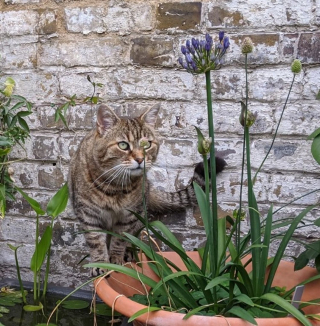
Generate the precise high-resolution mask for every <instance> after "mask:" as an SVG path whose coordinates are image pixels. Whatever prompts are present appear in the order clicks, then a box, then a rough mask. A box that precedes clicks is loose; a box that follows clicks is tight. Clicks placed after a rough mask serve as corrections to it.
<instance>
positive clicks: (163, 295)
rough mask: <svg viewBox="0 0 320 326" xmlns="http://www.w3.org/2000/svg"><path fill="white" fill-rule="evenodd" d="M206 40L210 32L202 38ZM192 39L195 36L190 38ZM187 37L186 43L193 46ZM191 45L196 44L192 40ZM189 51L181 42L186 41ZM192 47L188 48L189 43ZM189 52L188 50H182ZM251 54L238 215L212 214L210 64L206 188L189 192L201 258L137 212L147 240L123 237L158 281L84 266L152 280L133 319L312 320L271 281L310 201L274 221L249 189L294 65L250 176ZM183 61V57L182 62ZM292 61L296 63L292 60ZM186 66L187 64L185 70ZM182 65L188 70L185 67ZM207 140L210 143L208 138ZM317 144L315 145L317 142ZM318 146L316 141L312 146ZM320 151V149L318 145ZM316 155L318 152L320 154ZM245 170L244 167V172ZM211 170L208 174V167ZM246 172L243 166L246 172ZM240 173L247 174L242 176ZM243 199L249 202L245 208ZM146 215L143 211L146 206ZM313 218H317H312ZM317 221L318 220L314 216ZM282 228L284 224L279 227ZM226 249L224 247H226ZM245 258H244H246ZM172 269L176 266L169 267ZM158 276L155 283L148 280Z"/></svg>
mask: <svg viewBox="0 0 320 326" xmlns="http://www.w3.org/2000/svg"><path fill="white" fill-rule="evenodd" d="M207 39H209V38H207ZM192 42H193V43H194V44H196V40H194V39H193V41H192ZM190 44H191V43H187V47H188V46H189V47H190V49H192V48H191V45H190ZM194 44H193V46H194ZM184 50H185V51H186V49H185V48H184ZM190 51H191V50H190ZM186 53H187V54H189V53H188V52H187V51H186ZM247 56H248V53H247V52H245V77H246V78H245V80H246V83H245V93H246V97H245V99H244V101H241V108H240V123H241V124H242V126H243V128H244V129H243V131H244V138H243V142H244V144H243V153H242V169H241V173H240V176H241V187H240V198H239V206H238V207H236V213H235V218H234V219H232V218H231V217H225V218H219V219H218V214H217V207H218V205H217V185H216V172H215V171H216V167H215V160H214V159H211V160H210V165H209V166H208V161H207V157H206V155H207V154H208V153H210V157H211V158H212V157H214V156H215V152H214V146H213V144H214V123H213V110H212V99H211V77H210V76H211V75H210V71H205V78H206V93H207V113H208V130H209V138H208V139H209V140H210V142H209V141H207V142H204V141H205V137H204V136H203V134H202V132H201V131H200V130H199V129H198V128H196V131H197V135H198V150H199V152H200V154H201V155H202V157H203V165H204V175H205V187H204V189H202V187H200V186H199V185H197V184H195V183H194V184H193V186H194V187H193V188H194V192H195V195H196V198H197V201H198V204H199V208H200V212H201V217H202V220H203V225H204V229H205V232H206V237H207V242H206V245H205V247H204V248H203V249H202V250H200V253H201V257H202V265H201V267H198V266H197V265H196V264H195V263H194V262H193V261H192V260H191V259H190V258H189V257H188V255H187V253H186V252H185V250H184V248H183V247H182V246H181V244H180V243H179V241H178V239H177V238H176V237H175V236H174V235H173V234H172V232H171V231H170V230H169V229H168V228H167V227H166V226H165V225H164V224H162V223H161V222H159V221H157V222H150V221H148V219H147V218H143V217H142V216H140V215H139V214H136V213H134V214H135V216H136V217H137V218H138V219H139V220H140V221H141V222H142V223H143V224H144V226H145V227H146V228H147V234H148V237H149V240H148V243H145V242H143V241H142V240H140V239H139V238H137V237H134V236H132V235H130V234H124V235H125V237H126V238H127V241H128V242H129V243H130V244H132V245H133V246H136V247H137V248H139V249H140V250H141V251H142V252H143V253H144V254H145V255H146V256H147V258H149V259H150V262H149V263H148V265H149V267H150V268H151V269H152V271H153V272H154V273H155V274H156V275H157V276H158V277H159V281H158V282H155V281H152V280H150V279H145V278H146V276H145V275H143V274H142V273H139V272H137V271H134V270H128V269H127V268H125V267H119V266H112V264H100V263H95V264H88V265H87V266H88V267H89V266H90V267H102V268H104V269H109V270H115V271H117V272H123V273H125V274H127V275H130V276H131V277H134V278H135V279H138V280H140V281H141V282H143V283H145V284H146V285H148V286H150V287H151V289H150V292H149V293H148V295H147V296H145V298H143V297H142V296H141V295H135V296H134V297H133V299H134V300H136V301H138V302H140V303H144V304H145V305H147V308H144V309H142V310H140V311H139V312H137V313H136V314H135V315H134V316H132V317H131V320H133V319H135V318H137V317H138V316H140V315H141V314H143V313H146V312H148V311H151V310H157V309H159V308H160V307H162V308H163V307H164V309H166V310H169V311H182V312H186V315H185V316H184V319H187V318H189V317H190V316H192V315H194V314H201V315H211V316H213V315H223V316H227V317H240V318H242V319H244V320H246V321H248V322H249V323H251V324H254V325H256V324H257V323H256V321H255V318H256V317H271V316H272V317H284V316H287V315H288V314H290V315H292V316H294V317H295V318H296V319H297V320H298V321H300V322H301V324H302V325H305V326H310V325H311V323H310V321H309V320H308V319H307V318H306V316H304V315H303V313H301V312H300V311H299V310H298V309H296V308H295V307H294V306H293V305H291V304H290V303H289V302H288V300H289V299H290V295H291V294H292V293H293V291H294V289H289V290H286V289H282V288H280V289H279V288H274V287H272V282H273V280H274V276H275V272H276V270H277V269H278V266H279V264H280V261H281V259H282V258H283V257H284V254H285V249H286V247H287V245H288V243H289V241H290V240H291V239H292V237H293V234H294V231H295V230H296V229H297V228H299V227H301V225H302V221H303V219H304V218H305V216H306V215H307V214H308V213H309V212H310V211H311V210H312V209H313V208H314V207H308V208H306V209H305V210H303V211H302V212H301V213H300V214H297V216H295V217H291V218H288V219H282V220H279V221H278V220H275V221H274V220H273V216H274V214H275V213H276V212H278V210H277V211H274V210H273V206H272V205H271V206H270V209H269V210H268V213H267V214H266V216H264V215H262V213H261V212H260V211H259V206H258V203H257V200H256V196H255V193H254V182H255V180H256V176H257V174H258V172H259V171H260V169H261V168H262V166H263V164H264V162H265V160H266V159H267V158H268V155H269V153H270V152H271V149H272V147H273V144H274V141H275V137H276V135H277V131H278V128H279V125H280V122H281V119H282V116H283V114H284V111H285V108H286V106H287V103H288V99H289V96H290V93H291V89H292V86H293V84H294V80H295V76H296V74H297V73H298V71H297V70H295V71H294V73H293V77H292V82H291V85H290V89H289V92H288V95H287V98H286V101H285V103H284V105H283V109H282V113H281V116H280V119H279V121H278V124H277V127H276V130H275V133H274V135H273V139H272V143H271V146H270V148H269V149H268V151H267V153H266V155H265V157H264V159H263V161H262V163H261V165H260V166H259V168H258V170H257V171H256V174H255V176H254V177H253V178H252V175H251V152H250V150H251V148H252V146H251V143H250V133H249V129H250V127H251V125H252V124H253V123H254V121H255V115H254V114H252V113H250V111H249V109H248V106H249V105H248V92H249V91H248V90H249V88H248V57H247ZM182 63H183V62H182ZM295 64H300V65H301V63H300V62H298V61H296V62H295ZM189 70H190V69H189ZM189 70H188V69H187V71H189ZM317 137H319V139H320V129H318V130H317V131H316V132H315V133H313V138H314V139H317ZM211 141H212V143H211ZM319 146H320V145H319ZM317 150H319V148H318V145H317V146H315V150H314V152H316V151H317ZM319 153H320V150H319ZM319 156H320V154H319ZM245 170H246V171H245ZM209 171H210V173H209ZM245 172H246V173H245ZM209 175H210V176H211V189H210V185H209ZM245 177H246V178H247V180H245ZM244 187H247V192H248V197H247V201H246V202H247V204H245V203H244V202H243V188H244ZM245 205H247V207H245V209H244V207H243V206H245ZM243 211H248V214H249V220H250V230H249V232H248V233H247V234H246V235H243V234H242V232H241V229H240V226H241V222H242V220H243V217H244V216H243ZM144 216H147V212H146V211H144ZM227 220H229V221H231V229H230V232H229V234H228V235H226V234H225V233H226V232H225V230H226V228H225V225H226V221H227ZM317 223H318V222H317ZM319 223H320V222H319ZM283 229H285V230H283ZM150 234H152V236H153V237H154V238H156V239H157V240H158V241H161V242H163V243H164V244H165V245H166V246H167V247H168V248H169V249H171V250H173V251H174V252H175V253H177V254H178V255H179V257H180V259H181V260H182V262H183V263H184V265H185V267H186V271H181V270H180V269H179V268H178V267H177V266H175V264H174V262H172V261H168V260H166V259H165V258H163V256H162V255H161V254H159V253H157V252H155V250H154V248H153V247H152V246H151V245H149V244H150V243H152V242H153V239H150V237H151V236H150ZM279 239H280V244H279V246H278V250H277V253H276V255H275V257H272V258H271V259H270V258H269V257H268V255H269V249H270V245H271V243H272V242H273V241H274V240H279ZM314 249H315V246H314V247H312V246H311V247H308V249H307V251H306V253H304V256H302V258H300V259H297V265H298V267H300V266H303V265H304V264H305V263H306V258H308V259H309V258H310V257H313V258H316V263H317V262H320V255H316V254H314ZM226 252H227V254H226ZM317 253H318V251H317ZM248 255H249V256H248ZM243 258H246V260H248V262H247V263H244V262H243V261H245V260H244V259H243ZM249 263H251V265H252V270H251V272H248V271H247V269H246V266H247V264H249ZM268 266H269V268H270V272H269V274H268V277H267V280H266V282H265V275H266V269H267V267H268ZM172 269H173V270H172ZM319 278H320V275H317V276H315V277H312V278H310V279H308V280H305V281H304V282H303V284H306V283H309V282H311V281H313V280H315V279H319ZM154 282H155V284H153V283H154Z"/></svg>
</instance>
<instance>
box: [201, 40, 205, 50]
mask: <svg viewBox="0 0 320 326" xmlns="http://www.w3.org/2000/svg"><path fill="white" fill-rule="evenodd" d="M205 46H206V41H204V40H201V41H200V50H203V49H204V48H205Z"/></svg>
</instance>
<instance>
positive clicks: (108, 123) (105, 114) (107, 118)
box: [97, 105, 120, 135]
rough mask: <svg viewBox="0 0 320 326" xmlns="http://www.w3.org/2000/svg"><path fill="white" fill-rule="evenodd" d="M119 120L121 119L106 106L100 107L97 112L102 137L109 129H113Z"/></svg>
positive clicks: (98, 128) (98, 127) (98, 126)
mask: <svg viewBox="0 0 320 326" xmlns="http://www.w3.org/2000/svg"><path fill="white" fill-rule="evenodd" d="M119 120H120V119H119V117H118V116H117V115H116V114H115V113H114V112H113V111H112V110H111V109H110V108H108V107H107V106H106V105H100V106H99V108H98V112H97V130H98V132H99V133H100V135H102V134H104V133H105V131H106V130H107V129H110V128H112V127H113V126H114V125H115V124H116V123H117V122H118V121H119Z"/></svg>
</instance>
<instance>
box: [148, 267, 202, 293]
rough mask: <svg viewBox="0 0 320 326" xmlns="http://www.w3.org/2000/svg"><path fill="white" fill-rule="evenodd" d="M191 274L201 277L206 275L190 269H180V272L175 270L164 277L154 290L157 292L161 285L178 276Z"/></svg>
mask: <svg viewBox="0 0 320 326" xmlns="http://www.w3.org/2000/svg"><path fill="white" fill-rule="evenodd" d="M189 275H197V276H200V277H205V276H204V275H202V274H199V273H193V272H189V271H179V272H175V273H172V274H170V275H168V276H166V277H164V278H163V279H162V280H161V281H160V282H159V283H158V284H157V285H156V286H155V287H154V288H153V289H152V292H153V293H155V292H156V291H157V290H158V289H159V288H160V287H161V286H163V284H164V283H166V282H168V281H170V280H172V279H174V278H178V277H181V276H189Z"/></svg>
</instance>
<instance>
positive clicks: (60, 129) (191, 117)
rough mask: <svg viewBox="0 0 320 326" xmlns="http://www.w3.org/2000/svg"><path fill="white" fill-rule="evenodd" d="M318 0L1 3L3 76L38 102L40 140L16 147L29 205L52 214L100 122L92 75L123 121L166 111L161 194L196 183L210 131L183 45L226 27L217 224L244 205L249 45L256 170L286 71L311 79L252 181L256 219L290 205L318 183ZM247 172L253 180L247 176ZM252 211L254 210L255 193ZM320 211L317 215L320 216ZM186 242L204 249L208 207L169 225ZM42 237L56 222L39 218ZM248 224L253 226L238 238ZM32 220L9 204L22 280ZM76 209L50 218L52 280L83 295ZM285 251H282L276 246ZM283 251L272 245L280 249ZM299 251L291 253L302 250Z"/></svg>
mask: <svg viewBox="0 0 320 326" xmlns="http://www.w3.org/2000/svg"><path fill="white" fill-rule="evenodd" d="M319 25H320V2H319V1H318V0H316V1H312V0H305V1H299V0H284V1H280V0H275V1H272V2H270V1H265V0H258V1H257V0H248V1H240V0H230V1H227V2H221V1H220V2H219V1H215V0H214V1H213V0H212V1H211V0H210V1H190V0H189V1H187V0H175V1H158V0H151V1H142V0H135V1H129V0H124V1H102V0H93V1H91V2H89V1H64V0H48V1H45V2H42V1H38V0H5V1H3V2H2V3H0V37H1V48H0V50H1V56H0V62H1V73H2V75H1V77H0V82H3V81H4V80H5V78H7V77H8V76H11V77H13V78H14V79H15V81H16V89H15V92H16V94H20V95H22V96H25V97H26V98H27V99H28V100H29V101H31V102H32V103H34V108H33V110H34V113H33V114H32V115H31V116H29V117H28V118H27V121H28V123H29V125H30V128H31V138H30V139H28V140H27V141H26V144H25V149H22V148H21V147H16V148H15V149H14V151H13V152H12V155H11V160H14V161H15V160H17V159H21V158H25V160H24V161H16V162H14V163H12V164H11V166H12V167H13V168H14V170H15V174H14V178H15V180H16V184H17V186H19V187H21V188H22V189H23V190H25V192H27V193H28V194H29V195H30V196H31V197H34V198H35V199H36V200H38V201H39V202H40V204H41V205H42V207H43V208H45V207H46V205H47V203H48V201H49V199H50V198H51V197H52V196H53V195H54V193H55V192H56V191H57V189H58V188H59V187H60V186H61V185H62V184H63V183H64V182H65V180H66V178H67V173H68V164H69V161H70V158H71V157H72V155H73V154H74V152H75V151H76V149H77V147H78V145H79V143H80V141H81V139H82V138H83V136H84V135H85V133H86V132H87V131H88V130H89V129H91V128H92V126H94V125H95V112H96V109H97V105H94V104H93V105H90V104H88V103H84V99H85V98H88V97H90V96H91V95H92V94H93V87H92V85H91V84H90V83H89V82H88V80H87V76H90V78H91V80H92V81H94V82H95V83H101V84H103V86H102V87H97V89H96V92H98V93H99V97H100V101H101V102H103V103H105V104H107V105H108V106H110V107H111V108H112V109H114V110H115V112H116V113H117V114H120V115H132V116H138V115H140V114H141V113H142V112H144V111H145V110H146V109H147V108H149V107H151V106H153V105H155V104H158V103H160V104H161V111H160V113H159V117H158V119H157V123H156V127H157V130H158V134H159V139H160V143H161V148H160V152H159V156H158V160H157V161H156V162H155V164H154V166H153V168H152V169H151V171H149V173H148V175H149V178H150V180H152V183H153V185H154V186H155V187H156V188H158V189H161V190H163V191H176V190H178V189H181V188H183V187H185V186H187V185H188V184H189V183H190V181H191V178H192V175H193V170H194V166H195V164H196V163H197V162H199V161H200V160H201V156H200V155H199V154H198V153H197V146H196V132H195V128H194V126H197V127H199V128H201V129H202V130H203V132H204V134H206V135H207V134H208V130H207V111H206V90H205V78H204V76H203V75H191V74H189V73H187V72H185V71H183V70H181V69H180V67H179V65H178V63H177V58H178V57H179V55H180V48H181V45H183V44H185V42H186V40H187V39H190V38H191V37H195V38H202V37H203V35H204V33H206V32H209V33H210V34H211V35H213V37H214V41H215V42H216V41H217V40H218V35H217V31H218V30H220V29H224V30H225V31H226V32H227V34H228V36H229V37H230V43H231V46H230V49H229V50H228V54H227V56H226V57H225V64H224V65H223V67H222V68H221V69H220V70H218V71H214V72H212V75H211V76H212V82H211V86H212V95H213V109H214V127H215V131H216V138H215V147H216V150H217V152H218V154H219V155H220V156H221V157H223V158H225V159H226V161H227V163H228V165H227V168H226V170H225V172H224V173H222V174H221V175H219V176H218V179H217V188H218V202H219V207H218V212H219V216H225V215H226V214H229V215H230V214H232V212H233V210H234V209H236V208H237V207H238V200H239V197H240V193H239V192H240V180H241V179H240V178H241V176H240V169H241V163H242V149H243V128H242V126H241V125H240V123H239V114H240V109H241V105H240V101H241V100H243V99H244V97H245V72H244V56H243V55H242V53H241V44H242V42H243V39H244V37H246V36H249V37H251V38H252V40H253V43H254V52H253V53H252V54H250V55H249V57H248V63H249V76H248V81H249V109H250V110H251V111H252V112H256V113H257V120H256V122H255V124H254V125H253V126H252V128H251V134H252V135H251V140H252V144H251V164H252V166H253V168H254V169H257V168H258V167H259V165H260V163H261V162H262V160H263V157H264V155H265V154H266V152H267V151H268V149H269V146H270V144H271V142H272V136H273V135H274V133H275V130H276V127H277V125H276V124H277V122H278V121H279V119H280V115H281V111H282V108H283V105H284V102H285V100H286V97H287V92H288V89H289V87H290V84H291V80H292V77H293V76H292V72H291V70H290V64H291V62H292V60H293V59H295V58H298V59H301V60H302V62H303V72H302V73H301V74H299V75H297V76H296V78H295V84H294V86H293V88H292V93H291V96H290V99H289V101H288V104H287V107H286V109H285V112H284V114H283V117H282V124H281V125H280V127H279V129H278V138H277V140H276V142H275V144H274V148H273V149H272V151H271V153H270V155H269V158H268V159H267V160H266V162H265V164H264V166H263V168H262V170H261V172H260V174H259V176H258V178H257V181H256V184H255V192H256V197H257V200H258V203H259V207H260V209H261V216H266V214H267V212H268V209H269V207H270V204H271V203H272V204H273V205H274V209H279V208H280V207H281V206H283V205H284V204H285V203H288V202H290V201H292V200H294V199H295V198H298V197H300V196H302V195H304V194H306V193H308V192H310V191H312V190H314V189H317V188H320V177H319V176H320V175H319V173H320V168H319V165H318V164H317V163H316V162H315V161H314V159H313V158H312V156H311V153H310V146H311V141H310V140H307V136H308V135H310V134H311V133H312V132H313V131H314V130H315V129H317V128H318V127H319V118H318V117H319V115H320V102H319V101H317V100H315V97H316V95H317V94H318V91H319V89H320V79H319V75H320V68H319V61H320V56H319V51H320V45H319V44H320V43H319V32H318V28H319ZM75 94H76V105H75V106H73V107H69V109H68V110H67V112H66V120H67V121H68V123H69V129H67V128H65V126H64V125H63V123H62V122H61V121H60V122H59V123H56V122H55V110H56V109H57V108H58V107H61V105H62V104H64V103H65V101H67V100H68V99H70V97H72V96H73V95H75ZM246 178H247V176H246V173H245V175H244V179H245V180H246ZM319 198H320V197H319V194H318V193H317V192H314V193H312V194H310V195H309V196H306V197H303V198H301V199H299V200H298V201H295V202H293V203H291V204H290V205H288V206H286V207H285V208H283V209H281V210H280V211H279V212H278V213H277V214H275V216H274V218H275V219H281V218H287V217H292V216H295V215H297V214H298V213H299V212H301V211H302V209H303V208H305V207H306V206H308V205H318V204H319V200H320V199H319ZM243 200H244V207H245V208H247V198H246V188H244V195H243ZM318 215H319V209H318V208H316V209H314V210H313V211H312V212H310V213H309V214H308V218H309V219H310V220H315V219H317V218H318ZM162 219H163V221H164V222H165V223H166V224H167V225H169V226H170V228H171V229H172V231H173V232H174V233H175V234H176V235H177V237H178V239H179V240H180V241H181V243H182V244H183V245H184V246H185V247H186V248H187V249H190V250H192V249H193V248H194V247H197V246H199V244H201V243H203V242H204V241H205V232H204V230H203V222H202V220H201V216H200V213H199V210H198V209H197V208H194V209H193V208H190V209H188V210H187V211H186V212H185V213H179V214H168V215H166V216H164V217H162ZM40 221H41V223H40V226H41V227H40V229H41V230H43V229H44V227H45V225H46V223H48V218H46V217H41V219H40ZM248 228H249V221H248V218H247V219H246V220H245V221H244V222H243V225H242V230H243V232H246V231H247V230H248ZM34 229H35V213H34V212H33V210H32V209H31V208H30V207H29V205H28V204H27V202H26V201H25V200H23V199H21V196H20V195H17V201H16V202H10V203H8V210H7V217H6V218H5V219H4V220H0V278H1V277H9V276H10V277H16V274H15V267H14V265H15V262H14V255H13V252H12V250H10V249H9V247H8V246H7V243H11V244H13V245H19V244H24V246H23V247H22V248H20V249H19V259H20V265H21V272H22V275H23V278H24V279H26V280H32V274H31V273H30V270H29V265H30V258H31V256H32V252H33V250H34V236H35V233H34ZM78 230H79V224H78V222H77V220H76V219H75V216H74V214H73V212H72V209H71V206H70V204H69V205H68V208H67V210H66V212H65V213H63V214H62V215H61V217H60V218H58V219H57V220H56V222H55V227H54V238H53V242H52V268H51V275H50V281H52V282H54V283H56V284H59V285H64V286H75V285H78V284H79V283H81V281H84V280H85V279H86V278H87V275H88V271H87V270H85V269H84V268H82V267H80V266H79V265H78V262H79V261H80V260H81V259H82V258H83V257H84V256H85V255H86V254H87V253H88V248H87V247H86V245H85V241H84V237H83V235H81V234H77V232H78ZM297 237H298V238H299V239H306V238H310V239H318V238H320V233H319V229H318V228H317V227H314V226H307V227H306V228H305V229H300V228H299V229H298V230H297ZM276 246H277V244H275V245H274V248H276ZM272 250H274V249H272ZM300 251H301V248H300V247H299V246H296V245H293V244H290V246H289V248H288V253H289V254H295V253H299V252H300Z"/></svg>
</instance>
